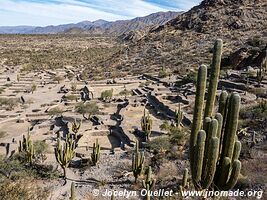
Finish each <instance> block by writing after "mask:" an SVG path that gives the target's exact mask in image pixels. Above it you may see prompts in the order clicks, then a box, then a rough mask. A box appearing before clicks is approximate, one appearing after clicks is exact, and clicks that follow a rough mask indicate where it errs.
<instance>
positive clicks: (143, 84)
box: [139, 81, 152, 87]
mask: <svg viewBox="0 0 267 200" xmlns="http://www.w3.org/2000/svg"><path fill="white" fill-rule="evenodd" d="M151 83H152V82H151V81H146V82H142V83H140V84H139V87H145V86H149V85H150V84H151Z"/></svg>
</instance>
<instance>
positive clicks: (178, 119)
mask: <svg viewBox="0 0 267 200" xmlns="http://www.w3.org/2000/svg"><path fill="white" fill-rule="evenodd" d="M183 118H184V113H183V111H182V110H181V104H179V107H178V109H177V110H175V124H176V127H178V128H180V126H181V123H182V120H183Z"/></svg>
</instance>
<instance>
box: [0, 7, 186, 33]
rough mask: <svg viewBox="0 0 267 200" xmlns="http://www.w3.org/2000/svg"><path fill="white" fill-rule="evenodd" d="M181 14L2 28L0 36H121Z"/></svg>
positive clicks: (157, 14)
mask: <svg viewBox="0 0 267 200" xmlns="http://www.w3.org/2000/svg"><path fill="white" fill-rule="evenodd" d="M180 13H181V12H172V11H169V12H157V13H153V14H150V15H148V16H145V17H137V18H134V19H131V20H118V21H114V22H110V21H105V20H101V19H100V20H97V21H93V22H91V21H82V22H79V23H76V24H74V23H73V24H63V25H57V26H52V25H51V26H45V27H36V26H13V27H12V26H2V27H0V34H58V33H64V34H92V35H96V34H97V35H98V34H101V35H102V34H106V35H113V36H115V35H121V34H124V33H127V32H130V31H135V30H142V29H146V28H147V27H149V26H155V25H163V24H165V23H166V22H168V21H169V20H171V19H173V18H175V17H177V16H178V15H179V14H180Z"/></svg>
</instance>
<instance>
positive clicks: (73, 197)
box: [70, 182, 76, 200]
mask: <svg viewBox="0 0 267 200" xmlns="http://www.w3.org/2000/svg"><path fill="white" fill-rule="evenodd" d="M75 196H76V195H75V183H74V182H72V183H71V187H70V200H75V199H76V198H75Z"/></svg>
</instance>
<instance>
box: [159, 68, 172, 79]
mask: <svg viewBox="0 0 267 200" xmlns="http://www.w3.org/2000/svg"><path fill="white" fill-rule="evenodd" d="M169 74H170V73H169V72H168V71H167V70H166V69H165V68H164V67H162V68H161V70H160V71H159V74H158V77H159V78H165V77H167V76H168V75H169Z"/></svg>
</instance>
